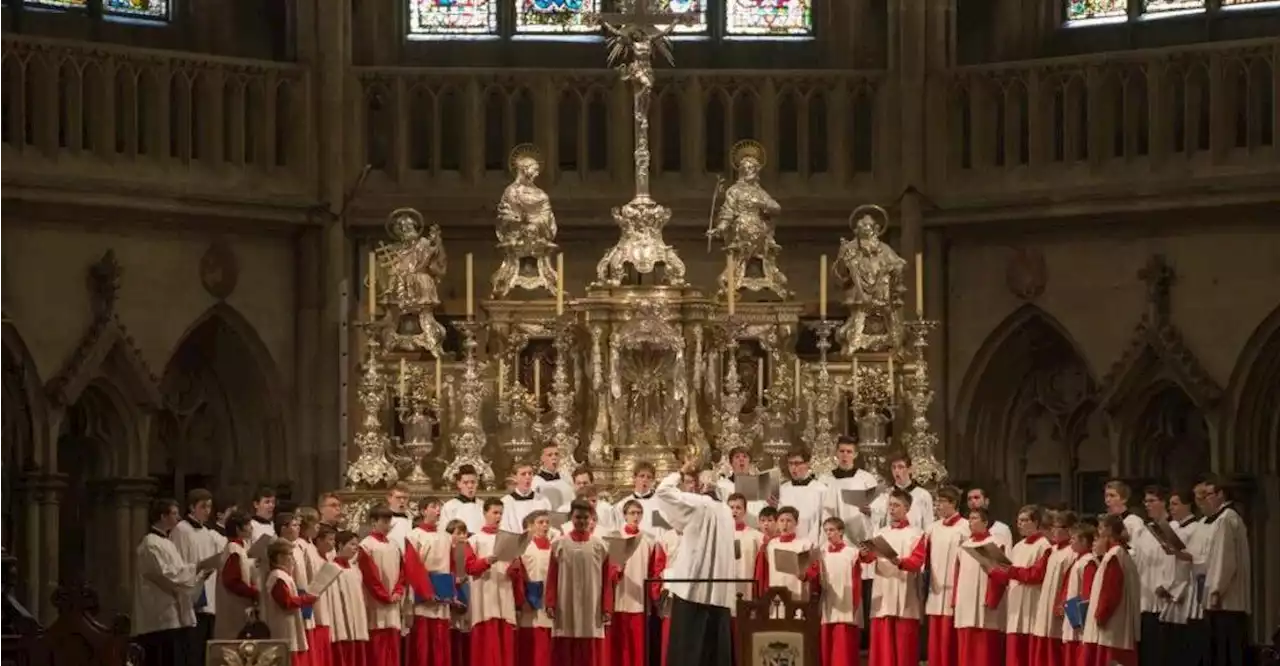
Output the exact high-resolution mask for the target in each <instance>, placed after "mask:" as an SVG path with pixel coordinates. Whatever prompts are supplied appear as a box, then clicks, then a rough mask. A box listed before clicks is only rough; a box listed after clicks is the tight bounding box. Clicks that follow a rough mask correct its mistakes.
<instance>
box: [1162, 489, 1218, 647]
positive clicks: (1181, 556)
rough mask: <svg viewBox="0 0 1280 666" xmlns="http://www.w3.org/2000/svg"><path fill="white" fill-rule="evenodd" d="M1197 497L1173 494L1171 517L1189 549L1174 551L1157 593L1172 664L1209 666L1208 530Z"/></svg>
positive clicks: (1189, 494)
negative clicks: (1206, 619) (1206, 615)
mask: <svg viewBox="0 0 1280 666" xmlns="http://www.w3.org/2000/svg"><path fill="white" fill-rule="evenodd" d="M1194 502H1195V495H1194V494H1192V493H1191V492H1189V491H1186V490H1180V491H1174V492H1172V493H1170V494H1169V517H1170V518H1172V519H1173V523H1174V531H1176V532H1177V533H1178V538H1179V539H1181V540H1182V544H1183V545H1184V546H1186V548H1184V549H1183V550H1180V551H1177V552H1173V551H1170V553H1169V557H1171V558H1172V559H1173V561H1172V563H1171V564H1170V565H1169V567H1168V569H1167V570H1166V572H1165V577H1164V580H1162V581H1161V583H1160V585H1159V587H1157V589H1156V593H1157V594H1159V595H1160V596H1161V598H1162V600H1163V601H1164V609H1163V610H1162V611H1161V613H1160V623H1161V635H1163V636H1165V637H1166V638H1167V639H1168V641H1169V644H1168V646H1167V654H1169V655H1170V656H1171V658H1170V660H1169V663H1170V664H1173V665H1174V666H1200V664H1207V663H1209V650H1208V648H1209V634H1208V631H1207V630H1206V628H1205V626H1204V600H1203V599H1202V594H1201V593H1202V592H1203V590H1204V586H1203V584H1202V583H1201V582H1198V581H1203V580H1204V578H1203V571H1204V567H1205V563H1206V562H1207V561H1208V555H1209V541H1208V529H1206V528H1205V527H1204V524H1203V523H1202V522H1201V521H1200V519H1198V518H1196V516H1195V514H1193V513H1192V506H1193V504H1194Z"/></svg>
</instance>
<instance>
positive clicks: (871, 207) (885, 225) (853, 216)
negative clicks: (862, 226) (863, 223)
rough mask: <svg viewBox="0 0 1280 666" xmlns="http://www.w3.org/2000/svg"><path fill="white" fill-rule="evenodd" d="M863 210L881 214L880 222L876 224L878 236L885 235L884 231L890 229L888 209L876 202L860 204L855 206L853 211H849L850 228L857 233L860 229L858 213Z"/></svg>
mask: <svg viewBox="0 0 1280 666" xmlns="http://www.w3.org/2000/svg"><path fill="white" fill-rule="evenodd" d="M863 212H873V213H879V214H880V223H879V224H878V225H877V226H876V237H877V238H879V237H881V236H883V235H884V232H886V231H888V230H889V213H888V211H886V210H885V209H883V208H881V207H880V206H877V205H875V204H863V205H861V206H858V207H857V208H854V209H853V212H852V213H849V228H850V229H853V231H854V233H857V231H858V213H863Z"/></svg>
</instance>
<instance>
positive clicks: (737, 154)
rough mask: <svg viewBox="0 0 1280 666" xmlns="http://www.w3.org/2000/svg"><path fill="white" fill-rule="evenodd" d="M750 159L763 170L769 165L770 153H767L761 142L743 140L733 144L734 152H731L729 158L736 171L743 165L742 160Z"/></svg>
mask: <svg viewBox="0 0 1280 666" xmlns="http://www.w3.org/2000/svg"><path fill="white" fill-rule="evenodd" d="M748 157H750V158H752V159H754V160H755V161H756V164H758V165H760V168H762V169H763V168H764V165H766V164H768V163H769V153H768V152H766V151H765V149H764V146H762V145H760V142H759V141H756V140H754V139H743V140H741V141H739V142H737V143H735V144H733V150H732V151H730V152H729V158H730V161H731V162H732V163H733V167H734V168H735V169H736V168H738V166H739V165H740V164H742V160H744V159H746V158H748Z"/></svg>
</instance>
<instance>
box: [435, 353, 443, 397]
mask: <svg viewBox="0 0 1280 666" xmlns="http://www.w3.org/2000/svg"><path fill="white" fill-rule="evenodd" d="M443 384H444V373H443V372H442V371H441V369H440V357H439V356H437V357H436V400H440V399H441V392H440V387H441V386H443Z"/></svg>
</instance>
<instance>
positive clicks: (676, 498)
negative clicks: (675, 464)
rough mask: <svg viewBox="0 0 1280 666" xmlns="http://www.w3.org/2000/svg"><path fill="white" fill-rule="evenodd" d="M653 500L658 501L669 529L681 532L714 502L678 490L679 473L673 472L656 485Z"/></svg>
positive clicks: (701, 496)
mask: <svg viewBox="0 0 1280 666" xmlns="http://www.w3.org/2000/svg"><path fill="white" fill-rule="evenodd" d="M653 498H654V499H655V500H657V501H658V508H659V510H660V511H661V512H662V517H663V518H666V519H667V522H669V523H671V527H673V528H675V529H676V530H677V531H680V532H683V531H684V529H685V526H686V525H688V524H689V521H691V520H693V517H694V516H695V515H696V514H697V513H698V512H699V511H701V510H702V508H703V506H705V505H706V504H708V503H714V502H715V500H713V499H711V498H710V497H707V496H706V495H698V494H696V493H686V492H683V491H681V490H680V473H679V472H675V473H673V474H671V475H669V476H667V478H665V479H663V480H662V483H659V484H658V488H657V490H655V491H654V493H653Z"/></svg>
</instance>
